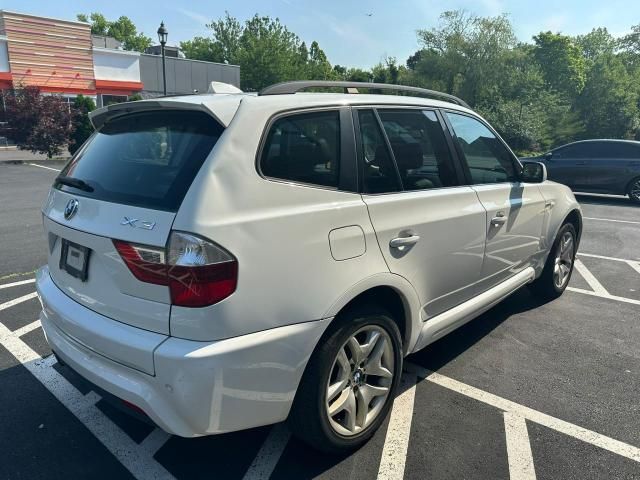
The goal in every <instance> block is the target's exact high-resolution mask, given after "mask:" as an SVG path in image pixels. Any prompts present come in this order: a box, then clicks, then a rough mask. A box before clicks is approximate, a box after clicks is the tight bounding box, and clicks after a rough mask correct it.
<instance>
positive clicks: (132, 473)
mask: <svg viewBox="0 0 640 480" xmlns="http://www.w3.org/2000/svg"><path fill="white" fill-rule="evenodd" d="M56 168H60V166H59V165H56V164H51V163H46V164H42V163H41V164H40V166H37V164H22V165H11V164H6V163H0V246H1V253H0V406H1V407H0V452H2V453H1V454H0V459H1V461H0V479H26V478H29V479H36V478H47V479H48V478H94V479H97V478H131V477H134V478H139V479H141V478H176V479H186V478H189V479H191V478H225V479H227V478H230V479H231V478H250V479H259V478H296V479H298V478H327V479H328V478H336V479H338V478H339V479H341V480H344V479H347V478H348V479H371V478H393V479H396V478H397V479H400V478H405V479H414V478H416V479H417V478H420V479H422V478H429V479H463V478H464V479H509V478H510V479H513V480H516V479H518V480H520V479H523V480H524V479H527V480H531V479H536V478H537V479H581V480H582V479H640V395H639V394H640V207H637V206H633V205H631V204H630V202H629V201H628V200H627V199H626V198H616V197H600V196H588V195H579V196H578V199H579V201H580V203H581V204H582V207H583V214H584V217H585V220H584V233H583V237H582V243H581V246H580V252H579V255H578V260H579V261H578V262H577V265H576V272H574V276H573V278H572V281H571V284H570V288H569V291H567V292H566V293H565V295H564V296H563V297H561V298H560V299H558V300H556V301H554V302H551V303H548V304H540V303H538V302H537V301H536V300H535V299H534V298H533V297H531V296H530V295H529V293H528V291H527V289H526V288H525V289H523V290H521V291H519V292H517V293H516V294H514V295H512V296H511V297H510V298H509V299H507V300H506V301H505V302H503V303H502V304H500V305H498V306H497V307H495V308H493V309H492V310H490V311H489V312H487V313H486V314H484V315H482V316H481V317H479V318H477V319H476V320H474V321H472V322H470V323H469V324H467V325H466V326H464V327H462V328H461V329H459V330H458V331H456V332H454V333H452V334H450V335H449V336H447V337H445V338H443V339H442V340H440V341H438V342H437V343H435V344H433V345H431V346H430V347H428V348H427V349H425V350H423V351H421V352H419V353H418V354H416V355H412V356H411V357H409V358H408V361H407V365H406V368H405V370H406V371H405V373H404V374H403V381H402V391H401V393H400V394H399V396H398V397H397V398H396V400H395V403H394V407H393V410H392V413H391V415H390V418H389V420H388V421H387V422H386V423H385V424H384V426H383V428H381V429H380V430H379V431H378V432H377V434H376V436H375V437H374V438H373V439H372V441H370V442H369V443H368V444H367V445H366V446H365V447H364V448H362V449H361V450H359V451H358V452H356V453H354V454H352V455H349V456H346V457H344V456H343V457H331V456H325V455H322V454H319V453H317V452H314V451H312V450H310V449H308V448H307V447H305V446H304V445H303V444H301V443H299V442H297V441H296V440H294V439H292V438H291V437H290V435H289V432H288V431H287V429H286V427H285V426H284V425H276V426H274V427H264V428H259V429H254V430H250V431H245V432H239V433H232V434H227V435H221V436H216V437H207V438H200V439H191V440H187V439H182V438H178V437H171V436H169V435H167V434H165V433H164V432H162V431H160V430H158V429H154V428H153V427H150V426H148V425H146V424H144V423H142V422H140V421H138V420H136V419H133V418H131V417H129V416H127V415H125V414H122V413H121V412H119V411H118V410H116V409H114V408H113V407H112V406H111V405H110V404H108V403H106V402H105V401H104V400H103V399H101V398H100V396H99V395H98V394H97V393H96V392H93V391H91V390H90V389H89V388H88V387H87V385H86V384H84V383H83V381H82V380H81V379H80V378H77V377H76V376H75V375H74V374H72V373H71V372H69V371H68V370H67V369H66V368H65V367H60V366H59V365H57V364H56V362H55V360H54V359H53V357H52V356H51V355H50V353H51V352H50V350H49V349H48V347H47V344H46V341H45V339H44V335H43V333H42V330H41V328H40V325H39V321H38V320H37V318H38V313H39V303H38V300H37V298H36V296H35V293H34V291H35V288H34V285H33V271H34V270H35V269H36V268H37V267H38V266H40V265H42V264H44V263H45V262H46V245H45V239H44V236H43V234H42V228H41V218H40V211H39V210H40V205H41V204H42V202H43V200H44V197H45V196H46V192H47V189H48V186H49V185H50V183H51V181H52V179H53V177H54V176H55V175H56V173H57V172H56V171H55V169H56Z"/></svg>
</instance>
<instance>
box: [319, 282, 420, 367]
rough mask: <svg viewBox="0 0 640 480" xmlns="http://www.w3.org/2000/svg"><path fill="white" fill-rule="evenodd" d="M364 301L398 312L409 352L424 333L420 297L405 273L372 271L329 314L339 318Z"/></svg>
mask: <svg viewBox="0 0 640 480" xmlns="http://www.w3.org/2000/svg"><path fill="white" fill-rule="evenodd" d="M363 303H369V304H370V303H374V304H378V305H380V306H381V307H384V308H386V309H387V310H389V311H390V313H392V314H394V318H393V320H394V321H395V322H396V323H397V325H398V329H399V330H400V333H401V335H402V345H403V352H404V355H406V354H407V353H408V352H410V351H411V349H412V348H413V346H414V345H415V344H416V342H417V341H418V337H419V334H420V318H421V316H420V300H419V297H418V294H417V293H416V291H415V289H414V288H413V286H412V285H411V284H410V283H409V281H408V280H406V279H405V278H404V277H401V276H399V275H395V274H392V273H381V274H376V275H372V276H371V277H368V278H366V279H364V280H362V281H360V282H358V283H357V284H356V285H354V286H353V287H352V288H350V289H349V290H347V291H346V292H345V293H344V294H342V295H341V296H340V298H339V299H338V300H336V301H335V302H334V303H333V305H332V306H331V308H329V310H328V311H327V313H326V315H325V318H327V317H329V318H330V317H334V320H333V321H336V319H337V318H339V317H340V315H341V314H342V313H344V312H346V311H347V310H349V309H351V308H353V307H355V306H357V305H361V304H363Z"/></svg>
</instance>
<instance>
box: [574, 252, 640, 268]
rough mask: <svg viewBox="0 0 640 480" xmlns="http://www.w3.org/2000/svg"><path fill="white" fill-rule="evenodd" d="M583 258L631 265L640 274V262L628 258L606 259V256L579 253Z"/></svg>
mask: <svg viewBox="0 0 640 480" xmlns="http://www.w3.org/2000/svg"><path fill="white" fill-rule="evenodd" d="M578 255H580V256H581V257H591V258H599V259H601V260H609V261H612V262H622V263H626V264H627V265H629V266H630V267H631V268H633V269H634V270H635V271H636V272H638V273H640V260H629V259H627V258H616V257H605V256H604V255H594V254H593V253H578Z"/></svg>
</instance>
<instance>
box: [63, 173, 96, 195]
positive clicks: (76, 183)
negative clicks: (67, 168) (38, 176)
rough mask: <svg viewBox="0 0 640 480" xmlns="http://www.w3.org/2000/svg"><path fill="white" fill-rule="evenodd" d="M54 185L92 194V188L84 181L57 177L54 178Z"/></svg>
mask: <svg viewBox="0 0 640 480" xmlns="http://www.w3.org/2000/svg"><path fill="white" fill-rule="evenodd" d="M56 183H61V184H62V185H67V186H69V187H73V188H77V189H79V190H84V191H85V192H93V187H92V186H91V185H89V184H88V183H87V182H85V181H84V180H80V179H79V178H73V177H67V176H65V175H59V176H58V177H56Z"/></svg>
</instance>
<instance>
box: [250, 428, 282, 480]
mask: <svg viewBox="0 0 640 480" xmlns="http://www.w3.org/2000/svg"><path fill="white" fill-rule="evenodd" d="M289 438H291V433H290V432H289V429H287V427H286V426H285V425H284V424H283V423H280V424H278V425H276V426H274V427H273V428H272V429H271V431H270V432H269V435H267V438H266V439H265V440H264V443H263V444H262V447H260V450H258V453H257V454H256V456H255V458H254V459H253V462H251V465H250V466H249V469H248V470H247V471H246V473H245V474H244V477H243V480H266V479H268V478H269V477H271V474H272V473H273V470H274V469H275V468H276V465H277V464H278V460H280V457H281V456H282V452H284V449H285V447H286V446H287V443H289Z"/></svg>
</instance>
